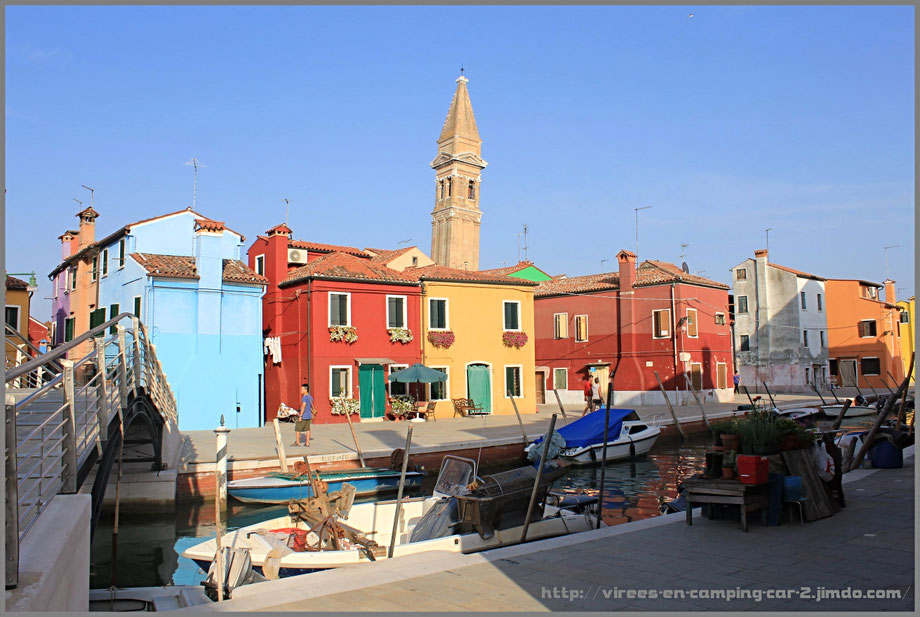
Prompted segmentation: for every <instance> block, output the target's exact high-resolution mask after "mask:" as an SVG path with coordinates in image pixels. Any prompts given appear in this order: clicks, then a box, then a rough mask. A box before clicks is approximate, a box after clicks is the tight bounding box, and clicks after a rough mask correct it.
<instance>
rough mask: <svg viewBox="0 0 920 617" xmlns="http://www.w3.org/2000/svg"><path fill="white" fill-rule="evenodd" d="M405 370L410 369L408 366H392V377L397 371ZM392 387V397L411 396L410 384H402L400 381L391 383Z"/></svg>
mask: <svg viewBox="0 0 920 617" xmlns="http://www.w3.org/2000/svg"><path fill="white" fill-rule="evenodd" d="M404 368H409V365H408V364H391V365H390V375H392V374H393V373H395V372H396V371H401V370H403V369H404ZM388 385H389V386H390V396H405V395H406V394H409V384H406V383H401V382H399V381H391V382H389V384H388Z"/></svg>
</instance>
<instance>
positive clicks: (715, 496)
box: [684, 479, 768, 531]
mask: <svg viewBox="0 0 920 617" xmlns="http://www.w3.org/2000/svg"><path fill="white" fill-rule="evenodd" d="M684 501H685V502H686V504H687V510H686V511H687V524H688V525H692V524H693V506H694V504H696V505H699V504H704V503H708V504H714V503H727V504H734V505H738V506H741V528H742V529H743V530H744V531H747V530H748V525H747V513H748V512H751V511H753V510H760V509H762V508H766V507H767V503H768V501H767V485H766V484H759V485H751V484H742V483H741V482H739V481H738V480H704V479H690V480H684ZM709 517H710V518H712V511H711V510H710V516H709Z"/></svg>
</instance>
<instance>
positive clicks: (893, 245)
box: [885, 244, 901, 280]
mask: <svg viewBox="0 0 920 617" xmlns="http://www.w3.org/2000/svg"><path fill="white" fill-rule="evenodd" d="M900 246H901V245H900V244H892V245H891V246H886V247H885V280H888V279H890V278H891V277H890V276H888V249H896V248H899V247H900Z"/></svg>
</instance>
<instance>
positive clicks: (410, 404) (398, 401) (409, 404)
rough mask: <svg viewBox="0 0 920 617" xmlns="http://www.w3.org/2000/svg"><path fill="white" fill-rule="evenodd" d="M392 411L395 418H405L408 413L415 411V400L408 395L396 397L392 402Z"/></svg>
mask: <svg viewBox="0 0 920 617" xmlns="http://www.w3.org/2000/svg"><path fill="white" fill-rule="evenodd" d="M390 409H391V410H392V411H393V415H394V416H405V415H406V414H407V413H410V412H412V411H415V399H414V398H412V397H411V396H407V395H398V396H394V397H393V398H392V399H391V400H390Z"/></svg>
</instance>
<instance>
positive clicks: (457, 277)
mask: <svg viewBox="0 0 920 617" xmlns="http://www.w3.org/2000/svg"><path fill="white" fill-rule="evenodd" d="M403 274H405V275H406V276H408V277H411V278H412V279H414V280H416V281H466V282H470V283H502V284H505V285H530V286H533V287H536V285H537V284H536V283H534V282H531V281H526V280H524V279H519V278H512V277H510V276H505V275H503V274H492V273H490V272H483V271H480V270H459V269H457V268H448V267H447V266H439V265H437V264H431V265H429V266H423V267H421V268H406V269H405V270H403Z"/></svg>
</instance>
